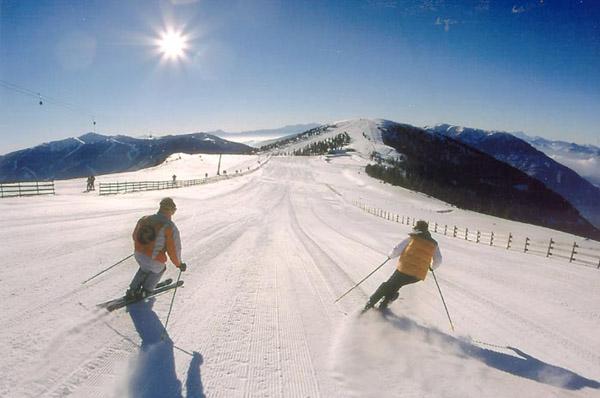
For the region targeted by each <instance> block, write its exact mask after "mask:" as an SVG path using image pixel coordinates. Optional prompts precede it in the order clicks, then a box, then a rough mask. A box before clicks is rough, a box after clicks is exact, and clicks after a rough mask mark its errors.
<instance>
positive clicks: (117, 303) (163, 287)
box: [97, 279, 183, 311]
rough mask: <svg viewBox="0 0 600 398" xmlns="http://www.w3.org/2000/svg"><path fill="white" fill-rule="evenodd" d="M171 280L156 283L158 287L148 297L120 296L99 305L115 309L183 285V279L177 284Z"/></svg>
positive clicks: (110, 309) (111, 309)
mask: <svg viewBox="0 0 600 398" xmlns="http://www.w3.org/2000/svg"><path fill="white" fill-rule="evenodd" d="M171 282H172V279H168V280H165V281H164V282H162V283H160V284H158V285H156V288H155V289H154V290H153V291H152V293H149V294H148V295H147V296H146V297H141V298H134V299H127V298H126V297H125V296H123V297H119V298H118V299H114V300H110V301H107V302H105V303H101V304H98V305H97V306H98V307H100V308H106V309H107V310H108V311H114V310H117V309H119V308H122V307H125V306H127V305H129V304H133V303H136V302H138V301H142V300H144V299H146V298H149V297H153V296H156V295H158V294H160V293H164V292H166V291H168V290H171V289H174V288H176V287H179V286H181V285H183V281H179V283H177V284H175V283H171Z"/></svg>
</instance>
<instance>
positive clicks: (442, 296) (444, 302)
mask: <svg viewBox="0 0 600 398" xmlns="http://www.w3.org/2000/svg"><path fill="white" fill-rule="evenodd" d="M429 269H430V270H431V273H432V274H433V280H434V281H435V284H436V286H437V288H438V291H439V292H440V297H441V298H442V303H443V304H444V308H445V309H446V315H448V320H449V321H450V327H451V328H452V331H454V325H453V324H452V319H451V318H450V313H449V312H448V307H446V301H445V300H444V295H443V294H442V289H440V285H439V283H438V281H437V278H436V277H435V272H433V268H429Z"/></svg>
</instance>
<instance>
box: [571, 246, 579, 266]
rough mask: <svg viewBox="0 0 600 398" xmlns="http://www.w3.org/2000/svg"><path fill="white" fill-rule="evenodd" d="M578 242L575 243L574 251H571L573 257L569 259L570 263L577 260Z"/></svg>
mask: <svg viewBox="0 0 600 398" xmlns="http://www.w3.org/2000/svg"><path fill="white" fill-rule="evenodd" d="M577 247H578V246H577V242H573V250H571V257H569V262H570V263H572V262H573V260H575V254H577V251H576V250H575V249H577Z"/></svg>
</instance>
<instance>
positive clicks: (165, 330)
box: [160, 270, 181, 340]
mask: <svg viewBox="0 0 600 398" xmlns="http://www.w3.org/2000/svg"><path fill="white" fill-rule="evenodd" d="M180 278H181V270H179V275H177V282H175V289H174V290H173V297H171V305H170V306H169V313H168V314H167V320H166V321H165V327H164V328H163V332H162V334H161V335H160V339H161V340H164V339H165V336H166V335H167V324H168V323H169V317H170V316H171V309H173V302H174V301H175V293H177V288H178V287H179V286H178V285H179V279H180Z"/></svg>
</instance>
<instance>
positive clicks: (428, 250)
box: [362, 220, 442, 313]
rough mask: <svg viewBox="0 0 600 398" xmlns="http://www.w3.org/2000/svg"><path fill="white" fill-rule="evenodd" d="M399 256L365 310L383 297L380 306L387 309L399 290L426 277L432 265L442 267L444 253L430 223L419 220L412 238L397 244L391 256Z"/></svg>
mask: <svg viewBox="0 0 600 398" xmlns="http://www.w3.org/2000/svg"><path fill="white" fill-rule="evenodd" d="M398 256H400V257H399V258H398V265H397V269H396V270H395V271H394V273H393V274H392V276H390V278H389V279H388V280H387V281H386V282H383V283H382V284H381V285H380V286H379V287H378V288H377V290H376V291H375V293H373V295H372V296H371V297H370V298H369V301H367V304H366V305H365V308H364V309H363V310H362V312H363V313H364V312H366V311H368V310H369V309H371V308H373V307H374V306H375V305H376V304H377V303H378V302H379V300H381V299H382V298H383V300H382V301H381V303H380V304H379V309H380V310H382V311H383V310H386V309H387V307H388V305H389V304H390V303H391V302H392V301H394V300H396V299H397V298H398V296H399V293H398V290H400V288H401V287H402V286H404V285H409V284H411V283H415V282H419V281H422V280H425V277H426V276H427V271H428V270H429V269H430V268H431V269H432V270H434V269H436V268H437V267H439V266H440V264H441V262H442V254H441V252H440V249H439V247H438V243H437V242H436V241H435V239H433V238H432V237H431V233H430V232H429V225H428V224H427V222H425V221H423V220H419V221H418V222H417V223H416V225H415V227H414V228H413V231H412V232H411V233H409V237H408V238H407V239H405V240H403V241H402V242H400V243H399V244H398V245H396V247H394V249H393V250H392V252H391V253H390V254H389V256H388V259H391V258H394V257H398Z"/></svg>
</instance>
